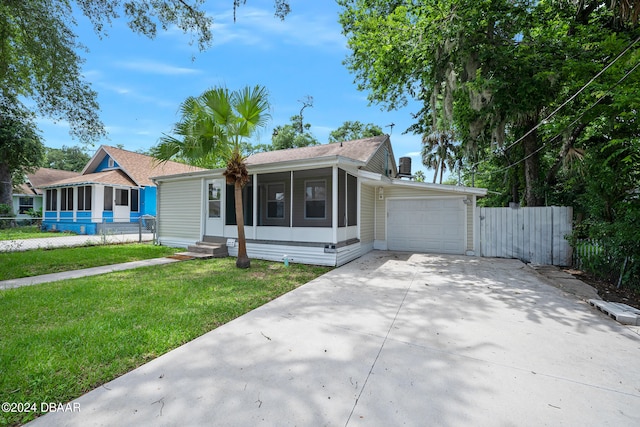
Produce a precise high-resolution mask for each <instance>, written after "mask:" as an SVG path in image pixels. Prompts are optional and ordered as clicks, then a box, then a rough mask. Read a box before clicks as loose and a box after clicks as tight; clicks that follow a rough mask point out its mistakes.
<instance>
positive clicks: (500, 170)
mask: <svg viewBox="0 0 640 427" xmlns="http://www.w3.org/2000/svg"><path fill="white" fill-rule="evenodd" d="M637 40H640V37H639V38H638V39H637ZM637 40H636V41H637ZM638 67H640V62H638V63H637V64H636V65H634V66H633V68H631V69H630V70H629V71H627V72H626V73H625V75H624V76H622V77H621V78H620V79H619V80H618V81H617V82H616V83H614V84H613V85H612V86H610V87H609V88H608V89H607V92H606V93H605V94H604V95H602V96H601V97H600V98H598V99H597V100H596V102H594V103H593V104H591V105H590V106H589V107H588V108H587V109H586V110H584V111H583V112H582V113H580V115H579V116H578V117H576V118H575V119H574V120H573V121H572V122H571V123H569V124H568V125H567V126H565V127H564V128H563V129H562V130H561V131H560V132H558V133H557V134H556V135H555V136H554V137H553V138H551V139H550V140H549V141H547V142H545V143H543V144H542V145H541V146H540V148H538V149H537V150H536V151H534V152H533V153H530V154H528V155H527V156H525V157H523V158H522V159H520V160H518V161H516V162H514V163H511V164H510V165H508V166H504V167H502V168H500V169H498V170H495V171H488V172H484V173H483V172H476V174H478V175H487V174H492V173H499V172H503V171H506V170H508V169H511V168H512V167H514V166H517V165H519V164H520V163H522V162H524V161H525V160H527V159H528V158H530V157H532V156H533V155H535V154H537V153H539V152H540V151H542V149H543V148H545V147H546V146H547V145H548V144H551V143H552V142H553V141H555V140H556V139H558V137H559V136H561V135H562V134H563V133H564V131H566V130H567V129H569V128H570V127H571V126H573V125H575V124H576V123H577V122H578V121H579V120H580V119H581V118H582V117H583V116H584V115H585V114H586V113H587V112H588V111H589V110H591V109H592V108H594V107H595V106H596V105H598V104H599V103H600V101H602V100H603V99H604V98H605V96H607V95H608V94H609V93H610V92H611V91H612V90H613V89H615V88H616V87H617V86H618V85H619V84H620V83H622V82H623V81H624V80H625V79H626V78H627V77H629V75H630V74H631V73H632V72H634V71H635V70H636V69H637V68H638ZM525 136H526V135H525ZM516 142H518V141H516ZM514 144H515V143H514ZM514 144H510V145H509V147H507V148H505V150H504V151H506V150H507V149H509V148H511V147H513V145H514ZM478 164H479V162H478V163H476V164H475V165H478Z"/></svg>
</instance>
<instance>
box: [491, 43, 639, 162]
mask: <svg viewBox="0 0 640 427" xmlns="http://www.w3.org/2000/svg"><path fill="white" fill-rule="evenodd" d="M638 41H640V36H639V37H638V38H636V39H635V40H634V41H633V42H631V43H630V44H629V46H627V47H626V48H624V50H623V51H622V52H620V53H619V54H618V56H616V57H615V58H614V59H613V60H612V61H611V62H609V63H608V64H607V65H606V66H605V67H604V68H603V69H602V70H600V71H599V72H598V74H596V75H595V76H593V77H592V78H591V80H589V81H588V82H587V83H585V84H584V85H583V86H582V87H581V88H580V89H579V90H578V91H577V92H576V93H574V94H573V95H571V97H570V98H569V99H567V100H566V101H565V102H563V103H562V104H561V105H560V106H559V107H558V108H556V109H555V110H553V111H552V112H551V113H549V115H547V117H545V118H544V119H542V120H541V121H540V122H538V124H537V125H535V126H534V127H532V128H531V129H529V130H528V131H527V132H526V133H525V134H524V135H522V136H521V137H520V138H518V139H517V140H515V141H514V142H512V143H511V144H509V145H508V146H507V147H506V148H504V149H503V151H506V150H508V149H509V148H511V147H513V146H514V145H516V144H517V143H519V142H520V141H522V140H523V139H525V138H526V137H527V136H529V135H530V134H531V133H532V132H533V131H535V130H536V129H538V128H539V127H540V126H542V125H543V124H544V123H546V122H547V121H548V120H549V119H550V118H551V117H553V116H555V115H556V114H558V112H559V111H560V110H561V109H562V108H563V107H564V106H565V105H567V104H568V103H570V102H571V101H573V100H574V99H575V98H576V97H577V96H578V95H580V94H581V93H582V92H583V91H584V90H585V89H586V88H587V87H589V85H590V84H591V83H593V82H594V81H595V80H596V79H597V78H598V77H600V76H601V75H602V74H603V73H604V72H605V71H607V70H608V69H609V68H610V67H611V66H612V65H613V64H615V63H616V62H617V61H618V60H619V59H620V58H622V57H623V56H624V55H625V54H626V53H627V52H628V51H629V49H631V48H632V47H633V46H634V45H635V44H636V43H638Z"/></svg>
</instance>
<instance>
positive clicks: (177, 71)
mask: <svg viewBox="0 0 640 427" xmlns="http://www.w3.org/2000/svg"><path fill="white" fill-rule="evenodd" d="M114 65H115V66H117V67H119V68H124V69H127V70H133V71H141V72H143V73H150V74H161V75H169V76H176V75H186V74H200V73H202V70H199V69H197V68H186V67H176V66H173V65H170V64H164V63H162V62H157V61H149V60H141V61H126V62H125V61H120V62H116V63H115V64H114Z"/></svg>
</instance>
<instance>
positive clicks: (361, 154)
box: [247, 135, 389, 166]
mask: <svg viewBox="0 0 640 427" xmlns="http://www.w3.org/2000/svg"><path fill="white" fill-rule="evenodd" d="M388 140H389V135H379V136H373V137H371V138H363V139H355V140H353V141H345V142H341V143H340V142H336V143H332V144H324V145H314V146H311V147H301V148H289V149H286V150H277V151H267V152H264V153H256V154H252V155H251V156H249V157H248V158H247V165H249V166H253V165H262V164H268V163H276V162H286V161H295V160H306V159H316V158H322V157H344V158H347V159H351V160H355V161H358V162H362V163H363V164H366V163H367V162H368V161H369V160H370V159H371V157H372V156H373V155H374V154H375V153H376V151H377V150H378V148H379V147H380V146H381V145H382V144H384V143H385V141H388Z"/></svg>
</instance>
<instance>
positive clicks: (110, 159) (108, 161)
mask: <svg viewBox="0 0 640 427" xmlns="http://www.w3.org/2000/svg"><path fill="white" fill-rule="evenodd" d="M115 165H116V163H115V162H114V161H113V159H112V158H111V157H109V159H108V160H107V167H110V168H112V167H114V166H115Z"/></svg>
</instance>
